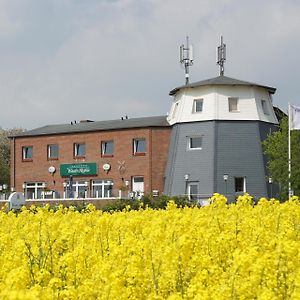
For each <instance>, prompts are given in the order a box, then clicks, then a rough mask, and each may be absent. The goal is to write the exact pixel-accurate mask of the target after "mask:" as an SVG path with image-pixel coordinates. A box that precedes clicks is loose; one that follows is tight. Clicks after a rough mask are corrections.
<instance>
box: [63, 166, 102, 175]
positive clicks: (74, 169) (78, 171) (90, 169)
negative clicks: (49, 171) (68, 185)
mask: <svg viewBox="0 0 300 300" xmlns="http://www.w3.org/2000/svg"><path fill="white" fill-rule="evenodd" d="M60 175H61V176H71V175H72V176H85V175H97V164H96V163H79V164H61V165H60Z"/></svg>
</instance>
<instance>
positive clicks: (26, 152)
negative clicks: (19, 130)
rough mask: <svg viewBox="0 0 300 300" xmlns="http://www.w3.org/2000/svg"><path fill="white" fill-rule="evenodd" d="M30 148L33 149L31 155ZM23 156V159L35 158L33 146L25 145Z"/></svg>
mask: <svg viewBox="0 0 300 300" xmlns="http://www.w3.org/2000/svg"><path fill="white" fill-rule="evenodd" d="M28 149H31V156H30V157H28ZM22 158H23V160H31V159H33V146H23V147H22Z"/></svg>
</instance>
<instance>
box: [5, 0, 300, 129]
mask: <svg viewBox="0 0 300 300" xmlns="http://www.w3.org/2000/svg"><path fill="white" fill-rule="evenodd" d="M299 16H300V2H299V1H292V0H285V1H280V0H273V1H266V0H261V1H258V0H253V1H237V0H186V1H182V0H164V1H161V0H98V1H97V0H22V1H20V0H1V1H0V105H1V112H2V113H1V117H0V127H2V128H12V127H23V128H26V129H31V128H35V127H40V126H44V125H47V124H56V123H69V122H71V121H73V120H77V121H79V120H82V119H92V120H107V119H115V118H116V119H118V118H120V117H121V116H125V115H128V116H129V117H142V116H152V115H163V114H166V113H167V112H168V111H169V108H170V104H171V98H170V96H169V95H168V93H169V91H170V90H171V89H173V88H174V87H176V86H179V85H182V84H184V71H183V69H182V68H181V66H180V65H179V62H178V47H179V45H180V44H182V43H183V42H184V41H185V37H186V35H189V36H190V40H191V42H192V44H193V46H194V59H195V62H194V66H193V67H192V69H191V81H198V80H202V79H207V78H211V77H215V76H217V75H218V68H217V66H216V63H215V52H216V50H215V49H216V47H217V46H218V44H219V41H220V36H221V35H223V36H224V42H225V43H226V45H227V61H226V65H225V75H227V76H231V77H234V78H237V79H242V80H247V81H253V82H257V83H260V84H265V85H270V86H274V87H276V88H277V92H276V94H275V96H274V105H276V106H279V107H280V108H282V109H283V110H286V109H287V105H288V102H291V103H292V104H294V105H298V106H300V95H299V94H300V76H299V74H298V73H299V71H298V70H299V69H300V59H299V51H300V38H299V37H300V17H299Z"/></svg>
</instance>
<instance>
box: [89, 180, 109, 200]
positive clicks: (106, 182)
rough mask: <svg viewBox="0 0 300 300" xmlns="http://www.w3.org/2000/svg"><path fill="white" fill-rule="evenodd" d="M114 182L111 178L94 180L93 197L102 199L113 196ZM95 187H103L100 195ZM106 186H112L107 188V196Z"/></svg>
mask: <svg viewBox="0 0 300 300" xmlns="http://www.w3.org/2000/svg"><path fill="white" fill-rule="evenodd" d="M113 185H114V182H113V181H112V180H111V179H100V180H93V181H92V197H93V198H100V199H108V198H111V197H112V188H113ZM95 187H101V195H100V197H99V192H98V191H97V190H96V191H95ZM105 187H110V188H109V189H107V197H105Z"/></svg>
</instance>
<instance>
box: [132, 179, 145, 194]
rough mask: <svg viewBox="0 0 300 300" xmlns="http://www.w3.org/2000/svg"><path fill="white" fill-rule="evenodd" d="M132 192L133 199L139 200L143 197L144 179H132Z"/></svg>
mask: <svg viewBox="0 0 300 300" xmlns="http://www.w3.org/2000/svg"><path fill="white" fill-rule="evenodd" d="M132 192H133V193H134V197H135V198H141V197H142V196H143V195H144V177H142V176H134V177H132Z"/></svg>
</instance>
